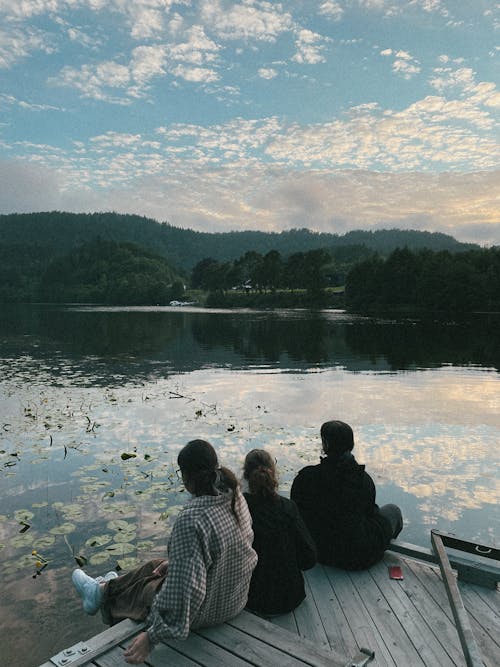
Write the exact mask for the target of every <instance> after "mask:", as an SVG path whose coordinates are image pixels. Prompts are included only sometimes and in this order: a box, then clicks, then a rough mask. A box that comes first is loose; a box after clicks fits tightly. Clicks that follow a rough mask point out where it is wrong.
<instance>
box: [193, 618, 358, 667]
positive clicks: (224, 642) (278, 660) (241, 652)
mask: <svg viewBox="0 0 500 667" xmlns="http://www.w3.org/2000/svg"><path fill="white" fill-rule="evenodd" d="M274 629H275V630H277V628H274ZM196 633H197V634H199V635H200V636H201V637H203V638H204V639H208V640H209V641H210V642H213V643H214V644H215V645H216V646H218V647H221V648H223V649H224V650H226V651H228V652H230V653H232V654H233V655H234V656H237V657H241V658H243V659H244V660H246V662H247V664H249V665H254V666H255V667H278V666H279V665H286V667H304V665H317V666H318V667H328V665H327V662H326V660H323V662H322V663H319V662H312V663H311V662H309V663H307V662H306V663H305V662H303V661H302V660H300V658H294V657H293V654H292V655H290V654H289V653H288V652H286V653H284V652H283V651H281V650H279V649H277V648H275V645H274V644H273V645H271V644H266V643H264V642H261V641H258V640H256V639H255V637H253V636H251V635H249V634H247V633H246V632H244V631H242V630H239V629H238V628H235V627H230V626H228V625H227V624H224V625H219V626H217V627H213V628H206V629H203V630H197V631H196ZM300 641H301V640H300V639H295V638H294V647H295V648H298V647H299V646H300ZM344 664H345V663H344Z"/></svg>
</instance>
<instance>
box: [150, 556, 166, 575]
mask: <svg viewBox="0 0 500 667" xmlns="http://www.w3.org/2000/svg"><path fill="white" fill-rule="evenodd" d="M167 568H168V560H163V561H162V562H161V563H160V564H159V565H158V567H155V569H154V570H153V575H154V576H155V577H163V575H165V574H167Z"/></svg>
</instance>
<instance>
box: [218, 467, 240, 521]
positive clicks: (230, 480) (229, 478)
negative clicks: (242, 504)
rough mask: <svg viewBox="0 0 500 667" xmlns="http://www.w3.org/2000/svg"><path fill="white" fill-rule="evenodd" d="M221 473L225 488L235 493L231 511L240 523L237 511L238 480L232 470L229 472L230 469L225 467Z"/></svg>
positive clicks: (221, 469)
mask: <svg viewBox="0 0 500 667" xmlns="http://www.w3.org/2000/svg"><path fill="white" fill-rule="evenodd" d="M219 472H220V475H221V482H222V484H223V485H224V487H225V488H226V489H230V490H231V491H232V492H233V497H232V498H231V511H232V513H233V514H234V517H235V519H236V521H237V522H238V523H239V522H240V517H239V514H238V512H237V510H236V490H237V489H238V486H239V482H238V479H237V478H236V475H235V474H234V472H233V471H232V470H229V468H225V467H224V466H221V467H220V468H219Z"/></svg>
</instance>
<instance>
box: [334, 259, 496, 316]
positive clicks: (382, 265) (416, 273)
mask: <svg viewBox="0 0 500 667" xmlns="http://www.w3.org/2000/svg"><path fill="white" fill-rule="evenodd" d="M345 298H346V304H347V306H348V308H349V309H351V310H353V311H359V312H366V311H377V310H391V309H416V310H425V311H435V312H438V311H450V312H470V311H476V312H478V311H486V312H492V311H496V312H498V311H499V310H500V247H493V248H483V249H477V250H469V251H466V252H458V253H451V252H449V251H446V250H444V251H440V252H432V251H430V250H420V251H418V252H412V251H411V250H409V249H408V248H402V249H397V250H394V252H392V253H391V254H390V255H389V256H388V257H387V258H385V259H384V258H382V257H380V256H378V255H373V256H372V257H370V258H368V259H366V260H364V261H362V262H359V263H358V264H356V265H355V266H353V267H352V269H351V270H350V271H349V274H348V276H347V280H346V297H345Z"/></svg>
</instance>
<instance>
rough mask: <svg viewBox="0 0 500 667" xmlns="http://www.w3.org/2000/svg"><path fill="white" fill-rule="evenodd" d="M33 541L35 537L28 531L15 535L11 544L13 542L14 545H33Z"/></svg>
mask: <svg viewBox="0 0 500 667" xmlns="http://www.w3.org/2000/svg"><path fill="white" fill-rule="evenodd" d="M32 542H33V537H32V536H31V535H29V534H27V533H24V534H23V535H16V537H13V538H12V539H11V540H10V542H9V544H11V545H12V546H13V547H17V548H18V547H27V546H31V544H32Z"/></svg>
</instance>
